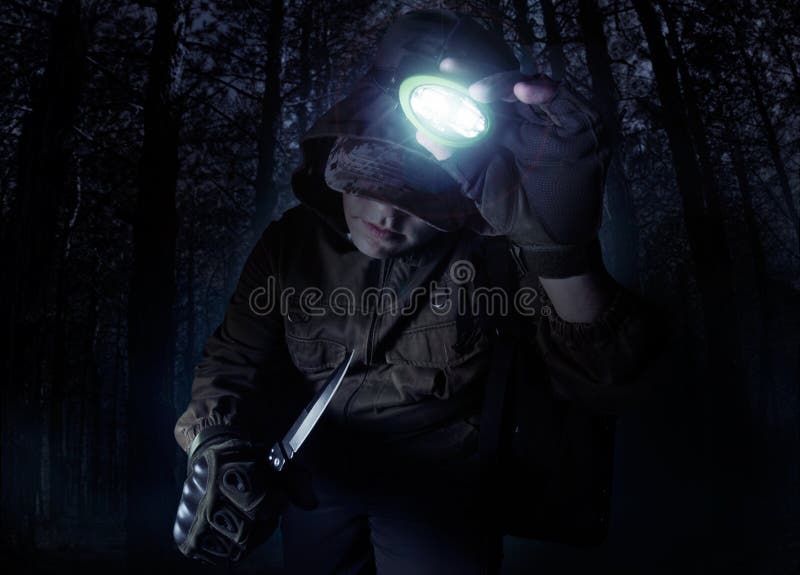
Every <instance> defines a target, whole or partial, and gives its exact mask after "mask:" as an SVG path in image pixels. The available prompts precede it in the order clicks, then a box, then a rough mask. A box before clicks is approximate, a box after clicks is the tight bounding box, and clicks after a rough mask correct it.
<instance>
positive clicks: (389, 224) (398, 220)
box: [377, 202, 408, 230]
mask: <svg viewBox="0 0 800 575" xmlns="http://www.w3.org/2000/svg"><path fill="white" fill-rule="evenodd" d="M377 209H378V218H379V219H378V224H379V225H380V226H382V227H385V228H392V229H395V230H396V229H399V228H400V226H402V225H403V222H404V221H405V219H406V217H408V215H407V214H406V213H405V212H402V211H400V210H398V209H397V208H395V207H394V206H392V205H390V204H387V203H384V202H379V203H378V208H377Z"/></svg>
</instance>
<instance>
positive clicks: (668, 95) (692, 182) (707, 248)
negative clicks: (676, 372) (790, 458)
mask: <svg viewBox="0 0 800 575" xmlns="http://www.w3.org/2000/svg"><path fill="white" fill-rule="evenodd" d="M633 6H634V9H635V10H636V13H637V15H638V17H639V21H640V22H641V24H642V28H643V30H644V33H645V37H646V39H647V44H648V47H649V50H650V57H651V59H652V64H653V71H654V73H655V77H656V83H657V88H658V94H659V98H660V100H661V107H662V109H663V115H664V128H665V130H666V133H667V137H668V139H669V144H670V149H671V151H672V160H673V166H674V169H675V175H676V178H677V184H678V191H679V193H680V195H681V201H682V205H683V211H684V218H685V222H686V231H687V234H688V240H689V245H690V248H691V253H692V258H693V260H694V264H695V270H694V271H695V274H696V277H697V283H698V289H699V292H700V297H701V301H702V305H703V313H704V331H705V345H706V351H707V358H708V368H709V371H708V372H707V373H705V374H698V375H700V378H701V379H700V381H703V382H704V388H703V389H701V390H700V395H699V396H698V399H699V400H700V401H701V402H702V403H704V404H705V405H704V407H703V409H704V412H705V413H706V414H708V417H705V418H704V420H703V421H702V422H698V423H701V424H703V425H705V426H706V429H705V430H704V431H705V434H706V436H707V437H708V438H709V439H710V441H711V444H710V446H709V447H712V449H710V451H709V453H707V456H708V459H707V463H708V464H709V468H708V469H707V470H705V471H706V473H708V474H709V477H710V478H711V479H712V481H713V482H714V485H715V497H714V500H713V501H714V505H715V506H716V507H715V510H714V511H715V513H714V518H715V519H716V521H717V522H718V523H717V524H716V525H715V526H714V530H715V533H718V536H719V539H718V540H717V543H718V544H722V543H723V542H725V541H726V539H727V540H728V543H732V542H736V541H740V539H741V537H742V533H741V531H740V529H741V519H742V517H741V509H740V508H738V505H739V503H741V497H740V496H741V493H742V490H743V489H747V487H748V485H747V477H746V473H747V472H748V471H749V467H748V466H749V463H750V461H751V460H752V458H751V454H750V449H751V446H750V441H751V440H752V437H751V436H747V435H746V434H747V433H748V430H747V427H749V425H750V423H749V422H750V420H749V413H747V412H746V406H745V382H744V380H743V377H742V369H741V365H742V364H741V350H740V345H739V341H738V334H739V328H738V320H737V318H736V315H735V314H734V313H731V310H734V309H736V308H735V299H734V297H733V293H732V286H733V285H734V284H733V278H732V275H731V271H730V264H729V261H728V260H727V251H726V249H725V241H724V238H722V237H720V236H719V230H720V229H721V227H722V226H721V223H720V222H715V221H713V217H712V214H709V213H708V212H706V210H705V207H704V205H703V196H702V195H698V193H697V183H698V182H703V175H702V172H701V170H700V167H699V165H698V163H697V159H696V157H695V155H694V147H693V144H692V138H691V137H690V128H689V125H688V120H687V117H686V111H685V110H686V106H685V104H684V99H683V96H682V95H681V93H680V91H679V89H678V85H679V84H678V74H677V70H676V67H675V63H674V62H673V60H672V58H671V57H670V55H669V52H668V50H667V46H666V43H665V41H664V37H663V35H662V33H661V30H662V27H661V22H660V20H659V18H658V15H657V14H656V12H655V9H654V7H653V5H652V3H650V2H648V1H646V0H633ZM701 407H702V404H701ZM701 413H703V412H701Z"/></svg>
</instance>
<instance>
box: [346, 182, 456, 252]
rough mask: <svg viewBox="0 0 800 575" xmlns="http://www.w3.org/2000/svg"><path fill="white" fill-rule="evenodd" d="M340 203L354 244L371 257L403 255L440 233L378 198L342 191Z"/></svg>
mask: <svg viewBox="0 0 800 575" xmlns="http://www.w3.org/2000/svg"><path fill="white" fill-rule="evenodd" d="M342 205H343V207H344V217H345V220H346V221H347V227H348V228H349V229H350V237H351V238H352V240H353V243H354V244H355V246H356V247H357V248H358V249H359V251H361V252H362V253H363V254H365V255H367V256H369V257H371V258H375V259H383V258H389V257H393V256H396V255H399V254H402V253H404V252H407V251H410V250H412V249H414V248H416V247H419V246H421V245H423V244H425V243H427V242H428V241H429V240H431V239H433V238H434V237H435V236H436V235H438V234H439V233H441V232H439V230H437V229H436V228H433V227H431V226H429V225H428V224H426V223H425V222H424V221H422V220H421V219H419V218H418V217H416V216H413V215H411V214H408V213H406V212H402V211H400V210H398V209H397V208H395V207H393V206H391V205H389V204H387V203H384V202H379V201H378V200H372V199H369V198H365V197H362V196H355V195H353V194H347V193H343V194H342Z"/></svg>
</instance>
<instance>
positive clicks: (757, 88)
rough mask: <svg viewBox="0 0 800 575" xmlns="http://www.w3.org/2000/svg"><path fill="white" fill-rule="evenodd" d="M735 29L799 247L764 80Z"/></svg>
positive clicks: (798, 220) (799, 220) (798, 225)
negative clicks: (765, 94)
mask: <svg viewBox="0 0 800 575" xmlns="http://www.w3.org/2000/svg"><path fill="white" fill-rule="evenodd" d="M733 28H734V30H735V34H736V44H737V46H736V49H737V52H738V53H739V58H740V61H741V62H742V64H744V69H745V76H746V77H747V81H748V83H749V84H750V90H751V92H752V94H753V103H754V104H755V106H756V111H757V112H758V117H759V120H760V124H761V128H762V129H763V130H764V136H766V138H767V149H768V150H769V153H770V156H772V163H773V164H774V165H775V173H776V174H777V175H778V183H779V184H780V189H781V192H782V194H783V201H784V202H785V203H786V206H787V208H788V209H789V213H790V214H791V217H792V218H793V219H794V225H795V229H796V232H797V245H798V246H800V213H798V209H797V206H795V203H794V197H793V196H792V189H791V186H790V185H789V176H788V174H787V172H786V164H785V163H784V161H783V157H782V156H781V149H780V145H779V144H778V136H777V134H776V133H775V126H774V125H773V123H772V116H771V114H770V112H769V109H768V108H767V103H766V99H765V98H764V91H763V90H762V89H761V81H762V80H761V78H759V77H758V73H757V72H756V66H755V64H754V63H753V61H752V60H751V59H750V56H749V54H748V53H747V50H746V49H745V46H746V45H747V44H746V42H747V40H746V38H745V36H744V30H743V29H742V24H741V23H739V22H737V23H736V24H734V26H733Z"/></svg>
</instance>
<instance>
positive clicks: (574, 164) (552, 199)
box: [417, 58, 609, 278]
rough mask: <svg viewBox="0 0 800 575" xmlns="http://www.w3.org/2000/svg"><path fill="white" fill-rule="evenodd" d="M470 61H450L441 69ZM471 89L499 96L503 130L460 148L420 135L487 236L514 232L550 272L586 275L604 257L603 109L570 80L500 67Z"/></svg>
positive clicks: (483, 97) (544, 272) (543, 271)
mask: <svg viewBox="0 0 800 575" xmlns="http://www.w3.org/2000/svg"><path fill="white" fill-rule="evenodd" d="M465 65H466V64H464V63H462V62H458V61H456V60H454V59H452V58H445V59H444V60H442V63H441V65H440V70H441V71H442V72H445V73H448V72H456V73H457V72H458V69H459V67H461V66H465ZM470 95H471V96H472V97H473V98H475V99H476V100H478V101H481V102H485V103H491V104H492V109H493V112H495V114H496V115H497V118H496V119H497V123H496V125H497V128H496V129H495V130H494V135H493V137H491V138H488V139H487V140H485V142H484V143H482V144H480V145H478V146H475V147H473V148H463V149H457V150H456V149H451V148H447V147H446V146H443V145H442V144H439V143H437V142H433V141H431V140H430V139H429V138H427V137H426V135H425V134H424V133H422V132H419V133H418V134H417V141H418V142H419V143H420V144H421V145H422V146H423V147H425V148H426V149H428V151H430V152H431V153H432V154H433V155H434V157H436V159H437V160H439V161H440V165H441V166H442V168H443V169H445V171H447V172H448V173H449V174H450V175H451V176H452V177H453V178H454V179H455V180H456V181H458V182H459V184H460V185H461V190H462V193H464V194H465V195H466V196H467V197H469V198H470V199H471V200H473V201H474V202H475V205H476V207H477V209H478V210H479V211H480V213H481V216H482V217H483V219H484V220H485V221H486V224H487V225H486V228H485V229H484V230H480V233H482V234H485V235H505V236H507V237H508V238H509V240H511V242H512V243H513V244H516V246H518V247H519V248H520V249H521V251H522V255H523V257H524V258H525V260H526V261H527V262H528V263H529V264H530V265H531V266H532V267H533V268H535V269H536V270H537V271H538V273H539V275H540V276H542V277H553V278H557V277H567V276H570V275H576V274H579V273H583V272H585V271H587V270H588V269H591V268H592V266H593V265H595V264H596V263H597V258H598V257H599V243H598V242H597V231H598V229H599V227H600V222H601V215H602V201H603V186H604V181H605V175H606V169H607V166H608V159H609V149H608V146H607V144H606V142H605V139H604V137H603V133H602V128H601V124H600V117H599V114H598V113H597V112H596V111H595V110H594V109H593V108H592V107H591V105H590V104H589V103H588V102H587V101H586V100H585V99H583V98H582V97H581V96H579V95H578V94H576V93H575V92H573V91H572V90H571V88H570V87H569V86H568V84H567V83H566V82H559V83H556V82H553V81H552V80H550V79H549V78H548V77H547V76H536V77H533V78H531V77H523V76H522V75H521V74H519V73H518V72H501V73H499V74H494V75H492V76H489V77H487V78H484V79H482V80H480V81H478V82H475V83H474V84H472V85H471V86H470Z"/></svg>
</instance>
